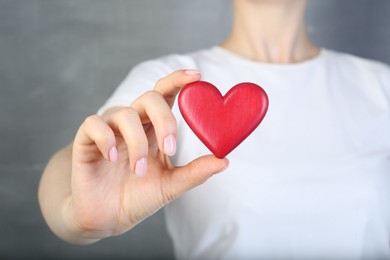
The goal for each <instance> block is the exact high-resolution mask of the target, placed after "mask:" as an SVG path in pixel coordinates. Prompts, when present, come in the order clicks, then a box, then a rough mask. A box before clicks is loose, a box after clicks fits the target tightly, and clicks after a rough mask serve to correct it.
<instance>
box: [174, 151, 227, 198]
mask: <svg viewBox="0 0 390 260" xmlns="http://www.w3.org/2000/svg"><path fill="white" fill-rule="evenodd" d="M228 165H229V161H228V159H226V158H223V159H218V158H217V157H215V156H214V155H205V156H202V157H199V158H197V159H195V160H193V161H192V162H190V163H189V164H187V165H186V166H183V167H178V168H176V169H175V170H174V172H173V174H172V177H171V178H172V179H171V184H172V185H171V187H170V188H171V189H173V190H171V191H170V192H169V193H170V194H171V196H170V197H171V198H172V199H173V198H176V197H178V196H180V195H181V194H183V193H184V192H186V191H188V190H190V189H192V188H195V187H196V186H198V185H200V184H202V183H204V182H205V181H207V179H208V178H210V177H211V176H213V175H214V174H216V173H219V172H221V171H223V170H225V169H226V168H227V167H228Z"/></svg>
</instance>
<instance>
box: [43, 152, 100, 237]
mask: <svg viewBox="0 0 390 260" xmlns="http://www.w3.org/2000/svg"><path fill="white" fill-rule="evenodd" d="M71 168H72V147H71V145H69V146H67V147H65V148H63V149H62V150H60V151H59V152H57V153H56V154H55V155H54V156H53V157H52V158H51V160H50V161H49V163H48V164H47V166H46V168H45V170H44V173H43V175H42V178H41V181H40V185H39V190H38V199H39V204H40V207H41V211H42V214H43V216H44V218H45V220H46V222H47V224H48V225H49V227H50V228H51V230H52V231H53V232H54V233H55V234H56V235H57V236H58V237H60V238H61V239H63V240H65V241H68V242H70V243H75V244H89V243H93V242H95V241H97V240H98V239H91V238H88V234H86V233H87V232H84V231H82V229H81V228H79V227H78V226H77V224H76V223H75V221H74V218H73V209H72V201H71Z"/></svg>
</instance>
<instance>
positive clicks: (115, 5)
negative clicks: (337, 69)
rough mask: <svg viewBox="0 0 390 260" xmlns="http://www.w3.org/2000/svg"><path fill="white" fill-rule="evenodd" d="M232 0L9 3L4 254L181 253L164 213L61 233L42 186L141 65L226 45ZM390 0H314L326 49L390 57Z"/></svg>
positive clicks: (3, 42) (312, 10) (0, 36)
mask: <svg viewBox="0 0 390 260" xmlns="http://www.w3.org/2000/svg"><path fill="white" fill-rule="evenodd" d="M230 12H231V6H230V1H229V0H197V1H189V0H187V1H186V0H158V1H157V0H156V1H152V0H110V1H108V0H0V258H1V257H7V258H33V257H40V258H57V259H61V258H66V259H68V258H83V259H85V258H94V259H98V258H108V257H111V258H115V259H116V258H127V259H141V258H145V259H151V258H158V259H162V258H173V254H172V245H171V242H170V240H169V238H168V236H167V233H166V230H165V227H164V219H163V218H164V216H163V213H162V212H161V211H160V212H158V213H157V214H156V215H154V216H152V217H150V218H149V219H148V220H146V221H145V222H143V223H141V224H140V225H139V226H137V227H136V228H135V229H134V230H132V231H131V232H129V233H127V234H125V235H122V236H120V237H115V238H110V239H106V240H103V241H101V242H98V243H97V244H94V245H91V246H74V245H69V244H66V243H64V242H62V241H60V240H59V239H57V238H56V237H55V236H54V235H53V234H52V233H51V232H50V231H49V229H48V228H47V227H46V225H45V223H44V222H43V219H42V217H41V214H40V211H39V208H38V204H37V199H36V190H37V185H38V182H39V178H40V175H41V172H42V170H43V168H44V166H45V164H46V162H47V160H48V159H49V158H50V156H51V155H52V154H53V153H54V152H55V151H56V150H58V149H59V148H60V147H62V146H64V145H66V144H67V143H69V142H70V141H71V140H72V138H73V136H74V134H75V132H76V130H77V128H78V126H79V124H80V123H81V122H82V121H83V118H85V117H86V116H87V115H89V114H92V113H95V112H96V110H97V109H98V108H99V106H100V105H101V104H102V103H103V102H104V101H105V100H106V99H107V97H108V96H109V95H110V93H111V92H112V91H113V90H114V89H115V87H116V86H117V85H118V84H119V83H120V82H121V80H122V79H123V78H124V77H125V76H126V74H127V73H128V71H129V70H130V69H131V68H132V67H133V66H134V65H135V64H137V63H139V62H140V61H143V60H146V59H150V58H155V57H159V56H161V55H165V54H169V53H172V52H177V53H183V52H187V51H192V50H195V49H199V48H207V47H209V46H211V45H215V44H218V43H220V42H221V41H222V40H223V39H224V37H225V36H226V35H227V32H228V30H229V25H230V21H231V13H230ZM389 14H390V1H389V0H326V1H325V0H309V7H308V12H307V20H308V26H309V27H308V29H309V32H310V34H311V36H312V38H313V39H314V41H315V42H316V43H317V44H319V45H320V46H323V47H326V48H331V49H336V50H340V51H345V52H349V53H353V54H356V55H359V56H363V57H367V58H372V59H378V60H381V61H383V62H385V63H388V64H390V50H389V46H390V29H389V25H390V15H389Z"/></svg>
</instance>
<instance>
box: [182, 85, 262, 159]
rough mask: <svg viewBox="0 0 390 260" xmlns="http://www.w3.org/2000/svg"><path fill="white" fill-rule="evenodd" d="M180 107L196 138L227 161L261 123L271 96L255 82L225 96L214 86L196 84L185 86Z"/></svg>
mask: <svg viewBox="0 0 390 260" xmlns="http://www.w3.org/2000/svg"><path fill="white" fill-rule="evenodd" d="M178 105H179V109H180V112H181V114H182V115H183V118H184V120H185V121H186V123H187V124H188V126H189V127H190V128H191V129H192V131H193V132H194V133H195V135H196V136H197V137H198V138H199V139H200V140H201V141H202V142H203V143H204V144H205V145H206V147H207V148H208V149H209V150H210V151H211V152H212V153H213V154H214V155H215V156H216V157H218V158H224V157H225V156H226V155H228V154H229V153H230V152H231V151H233V150H234V149H235V148H236V147H237V146H238V145H239V144H240V143H241V142H242V141H244V140H245V139H246V138H247V137H248V136H249V135H250V134H251V133H252V132H253V131H254V130H255V129H256V128H257V126H258V125H259V124H260V123H261V121H262V120H263V118H264V117H265V114H266V113H267V109H268V96H267V94H266V92H265V91H264V90H263V89H262V88H261V87H260V86H258V85H256V84H254V83H249V82H244V83H240V84H237V85H235V86H234V87H232V88H231V89H230V90H229V91H228V92H227V93H226V95H225V96H222V94H221V92H220V91H219V90H218V89H217V88H216V87H215V86H214V85H213V84H211V83H208V82H205V81H197V82H193V83H190V84H188V85H186V86H184V88H183V89H182V90H181V92H180V94H179V98H178ZM189 149H191V147H189Z"/></svg>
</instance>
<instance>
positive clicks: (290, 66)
mask: <svg viewBox="0 0 390 260" xmlns="http://www.w3.org/2000/svg"><path fill="white" fill-rule="evenodd" d="M212 50H213V51H215V52H216V53H218V54H219V55H222V56H224V58H225V59H228V60H231V61H235V62H239V63H242V64H247V65H250V66H258V67H262V68H263V69H265V68H269V69H298V68H305V67H307V66H312V65H314V64H316V63H319V62H321V61H322V60H324V59H325V56H326V49H324V48H320V52H319V54H318V55H316V56H315V57H312V58H310V59H307V60H304V61H301V62H297V63H286V64H284V63H283V64H282V63H266V62H260V61H255V60H251V59H249V58H246V57H244V56H241V55H239V54H236V53H234V52H232V51H229V50H228V49H225V48H224V47H222V46H220V45H216V46H214V47H213V48H212Z"/></svg>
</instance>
